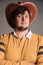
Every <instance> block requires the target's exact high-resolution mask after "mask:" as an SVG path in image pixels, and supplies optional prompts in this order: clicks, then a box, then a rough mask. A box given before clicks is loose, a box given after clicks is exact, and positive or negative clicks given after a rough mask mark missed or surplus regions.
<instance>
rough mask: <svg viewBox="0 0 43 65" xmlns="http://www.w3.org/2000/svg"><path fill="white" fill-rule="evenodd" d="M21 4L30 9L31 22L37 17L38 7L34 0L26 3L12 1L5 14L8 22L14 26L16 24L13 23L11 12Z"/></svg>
mask: <svg viewBox="0 0 43 65" xmlns="http://www.w3.org/2000/svg"><path fill="white" fill-rule="evenodd" d="M19 6H25V7H26V8H27V9H28V10H29V11H30V15H31V17H30V24H31V23H32V22H33V20H34V19H35V18H36V15H37V7H36V5H35V4H34V3H32V2H25V3H20V2H19V3H10V4H8V6H7V7H6V9H5V15H6V19H7V22H8V24H9V25H10V26H11V27H12V28H14V24H13V23H12V19H11V16H10V15H11V13H12V12H13V10H15V9H17V8H18V7H19Z"/></svg>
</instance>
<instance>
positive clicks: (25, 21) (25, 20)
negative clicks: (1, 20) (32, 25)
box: [16, 11, 30, 30]
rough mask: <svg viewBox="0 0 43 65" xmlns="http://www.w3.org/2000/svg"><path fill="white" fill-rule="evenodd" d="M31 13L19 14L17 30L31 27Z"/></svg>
mask: <svg viewBox="0 0 43 65" xmlns="http://www.w3.org/2000/svg"><path fill="white" fill-rule="evenodd" d="M29 22H30V19H29V13H28V11H25V12H24V13H23V14H18V15H17V17H16V28H17V29H21V30H25V29H27V28H28V27H29Z"/></svg>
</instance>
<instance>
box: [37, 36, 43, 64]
mask: <svg viewBox="0 0 43 65" xmlns="http://www.w3.org/2000/svg"><path fill="white" fill-rule="evenodd" d="M36 65H43V37H41V39H40V40H39V46H38V55H37V64H36Z"/></svg>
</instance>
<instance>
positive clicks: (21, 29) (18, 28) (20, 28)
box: [16, 27, 29, 31]
mask: <svg viewBox="0 0 43 65" xmlns="http://www.w3.org/2000/svg"><path fill="white" fill-rule="evenodd" d="M28 28H29V27H25V28H24V27H16V29H17V30H19V31H25V30H27V29H28Z"/></svg>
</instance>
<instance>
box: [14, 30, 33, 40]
mask: <svg viewBox="0 0 43 65" xmlns="http://www.w3.org/2000/svg"><path fill="white" fill-rule="evenodd" d="M14 36H16V37H17V34H16V32H15V31H14ZM31 36H32V31H31V30H30V31H29V32H28V33H27V34H26V35H25V37H27V38H29V39H30V38H31Z"/></svg>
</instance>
